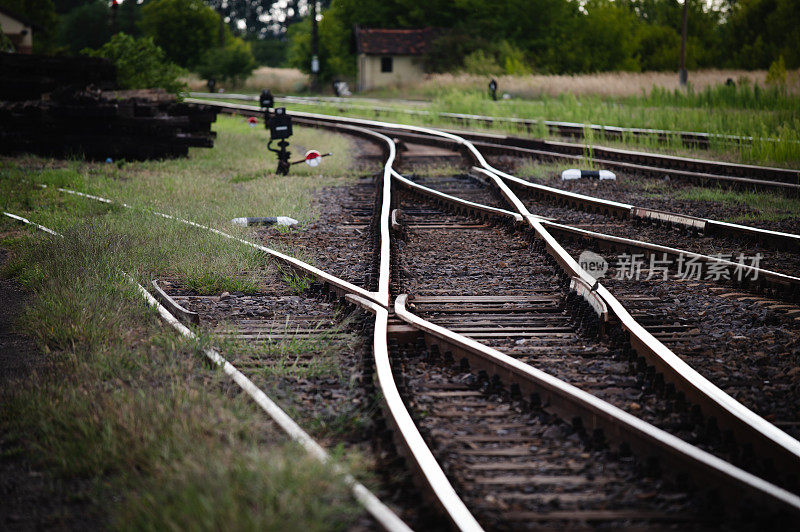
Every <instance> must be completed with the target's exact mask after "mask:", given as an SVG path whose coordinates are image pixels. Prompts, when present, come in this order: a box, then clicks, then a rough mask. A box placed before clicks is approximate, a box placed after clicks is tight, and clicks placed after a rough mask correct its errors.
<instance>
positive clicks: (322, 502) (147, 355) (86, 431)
mask: <svg viewBox="0 0 800 532" xmlns="http://www.w3.org/2000/svg"><path fill="white" fill-rule="evenodd" d="M215 129H216V130H217V131H218V134H219V137H218V139H217V142H216V147H215V148H214V149H213V150H205V149H193V150H192V151H191V155H190V157H189V158H188V159H184V160H172V161H158V162H141V163H139V162H137V163H120V164H103V163H87V162H80V161H66V162H65V161H54V160H51V159H46V158H39V157H20V158H3V159H0V190H1V191H2V194H0V198H2V200H0V202H2V207H3V209H4V210H9V211H12V212H16V213H18V214H22V215H24V216H26V217H28V218H30V219H31V220H33V221H36V222H39V223H42V224H44V225H46V226H49V227H51V228H53V229H56V230H58V231H60V232H62V233H63V234H64V235H65V238H63V239H60V238H54V237H49V236H47V235H45V234H44V233H41V232H38V231H35V230H32V229H27V228H25V227H21V226H19V225H18V224H16V223H14V222H11V221H9V220H8V219H6V218H5V217H4V219H3V221H2V222H0V232H1V233H2V239H3V240H2V245H3V247H4V248H6V249H8V250H10V252H11V259H10V261H9V263H8V264H7V265H6V266H5V268H4V269H3V272H2V273H3V274H4V275H6V276H11V277H14V278H16V279H17V280H18V281H20V282H21V283H22V284H23V285H24V286H25V287H26V288H27V289H28V290H29V291H30V293H31V297H30V302H29V304H28V305H27V307H26V308H25V309H24V311H23V313H22V314H21V316H20V317H19V320H18V326H19V327H20V329H21V330H23V331H24V332H26V333H27V334H28V335H30V336H31V337H32V338H33V339H34V340H35V342H36V344H37V347H38V349H40V350H41V352H42V353H43V355H42V362H41V363H40V364H38V365H37V366H36V368H35V371H34V372H33V373H32V374H30V375H28V376H26V377H24V378H22V379H21V380H19V381H18V382H13V383H9V385H8V386H7V387H4V389H3V390H2V391H0V394H1V397H0V404H2V408H0V434H2V450H3V454H4V455H5V457H6V458H7V459H8V458H9V457H13V456H17V455H20V456H24V457H26V459H28V460H30V461H32V463H33V464H34V467H36V468H38V469H40V470H42V471H45V472H46V473H47V475H48V476H51V477H52V478H54V479H55V481H54V482H55V484H54V488H53V491H54V493H53V495H54V498H55V500H58V499H59V498H61V499H62V500H69V501H71V503H73V502H75V501H81V504H84V505H86V507H87V508H88V510H86V509H84V510H81V512H82V515H78V516H76V515H72V516H70V515H68V510H63V509H59V510H55V511H56V513H57V514H58V515H46V516H40V517H39V518H38V520H39V522H51V523H52V522H63V523H70V522H72V523H75V522H78V523H85V522H87V521H90V522H94V523H97V524H102V525H103V526H109V527H111V528H118V529H142V528H147V529H167V528H169V529H183V528H191V529H197V530H219V529H248V530H251V529H268V530H278V529H283V528H284V526H285V524H286V523H289V522H291V523H292V525H293V526H294V527H296V528H300V529H310V530H321V529H325V530H327V529H331V528H334V529H337V528H338V529H345V528H348V526H350V525H352V523H353V522H354V520H355V519H356V518H357V516H358V515H359V514H360V513H361V509H360V507H358V506H357V505H356V504H355V503H354V501H353V500H352V498H351V497H350V494H349V492H348V490H347V489H346V488H345V487H344V486H343V485H342V483H341V479H340V478H338V477H337V476H336V475H334V474H332V473H331V472H330V471H329V470H328V468H326V467H323V466H320V465H319V464H317V463H315V462H314V461H313V460H311V459H309V458H307V457H306V456H305V455H304V453H303V452H302V451H300V450H298V449H297V448H296V447H295V446H294V445H293V444H291V443H288V442H287V441H286V439H285V438H284V436H283V435H282V432H280V430H279V429H277V428H276V427H274V426H272V425H271V424H270V423H269V422H268V421H267V416H266V415H265V414H264V413H263V412H261V411H260V410H259V409H258V408H256V407H255V406H254V405H253V404H252V402H251V401H250V400H249V398H248V397H247V396H245V395H244V394H241V393H239V392H238V391H237V390H238V389H237V388H236V387H235V386H233V385H232V384H231V383H230V382H229V379H228V378H227V377H226V376H224V375H223V374H221V373H220V372H217V371H214V370H211V369H209V368H208V367H207V366H206V365H205V364H204V363H203V362H202V355H201V353H200V352H199V349H198V346H199V344H197V343H194V342H189V341H186V340H183V339H181V338H180V337H178V336H177V335H176V334H175V333H174V332H173V331H172V330H171V329H168V328H166V327H165V326H164V325H163V324H162V323H161V322H160V321H159V320H158V319H157V317H156V316H155V315H154V313H153V312H152V311H151V310H150V309H148V308H147V307H146V306H145V305H144V303H143V302H142V299H141V296H140V295H139V294H137V293H136V292H135V291H134V290H133V289H132V287H131V286H130V285H129V284H128V283H126V282H125V281H124V280H123V279H122V278H121V277H120V276H119V274H118V273H117V272H118V271H119V270H120V269H121V270H124V271H126V272H129V273H131V274H132V275H133V276H134V277H135V278H136V279H137V280H138V281H139V282H140V283H142V284H145V283H149V281H150V279H153V278H155V277H159V276H165V275H170V276H176V277H178V278H180V279H182V280H183V281H184V282H186V283H187V284H189V285H190V286H192V287H194V288H195V289H197V290H198V291H200V292H201V293H209V294H214V293H217V294H218V293H219V292H220V291H222V290H228V291H235V290H243V291H253V290H257V289H258V286H259V282H260V279H261V278H262V275H264V274H265V273H269V272H270V271H274V268H275V267H276V266H275V265H273V264H269V263H268V262H267V261H265V259H264V258H263V257H261V256H259V255H258V254H256V253H254V252H253V251H250V250H248V249H247V248H245V247H243V246H241V245H238V244H235V243H232V242H230V241H228V240H225V239H222V238H220V237H218V236H215V235H211V234H210V233H207V232H204V231H200V230H198V229H195V228H191V227H188V226H185V225H183V224H178V223H175V222H171V221H166V220H163V219H160V218H158V217H154V216H152V215H149V214H145V213H142V212H139V211H135V210H128V209H123V208H120V207H114V206H110V207H109V206H106V205H104V204H100V203H96V202H92V201H87V200H85V199H80V198H75V197H72V196H67V195H64V194H60V193H58V192H57V191H55V190H54V189H53V186H55V185H59V186H65V187H70V188H74V189H79V190H83V191H89V192H94V193H97V194H100V195H104V196H107V197H110V198H113V199H118V200H123V201H126V202H128V203H131V204H133V205H139V206H142V207H145V206H146V207H150V208H157V209H160V210H162V212H168V213H172V214H179V215H185V216H186V217H189V218H191V219H194V220H197V221H199V222H203V223H207V224H209V225H212V226H216V227H220V228H223V229H224V230H226V231H229V232H232V233H235V234H238V235H242V236H246V235H247V230H245V229H238V230H237V229H236V228H233V227H231V226H230V224H229V223H228V221H229V220H230V219H231V218H233V217H236V216H247V215H286V216H292V217H294V218H297V219H299V220H301V221H308V220H311V219H313V217H314V213H313V211H312V209H311V207H310V204H309V196H310V193H311V191H312V190H314V189H316V188H318V187H321V186H326V185H334V184H337V183H338V184H343V183H345V182H347V180H348V178H347V177H346V176H347V175H348V150H349V145H348V142H347V141H346V140H344V139H342V138H341V137H340V136H334V135H330V134H326V133H324V132H319V131H315V130H307V129H298V130H296V134H295V136H294V137H293V139H292V140H293V147H294V149H295V152H296V153H297V151H300V150H302V148H301V146H302V145H305V146H307V147H309V148H310V147H314V148H317V149H321V150H323V151H332V152H334V153H335V154H336V155H335V156H333V157H329V158H326V160H325V164H323V166H321V167H319V168H317V169H311V168H309V167H307V166H305V165H300V166H295V167H293V169H292V175H290V176H288V177H277V176H275V175H272V172H273V171H274V167H275V159H274V156H273V155H272V154H268V153H267V152H266V150H265V149H264V148H265V140H266V134H265V132H264V130H263V127H260V128H256V129H249V128H248V127H247V126H246V125H245V124H244V123H243V121H242V119H236V118H228V117H220V119H219V121H218V122H217V124H216V125H215ZM38 184H47V185H50V188H48V189H46V190H42V189H41V188H39V187H38V186H37V185H38ZM288 251H289V252H291V251H292V250H288ZM286 290H287V293H291V290H292V287H291V286H288V285H287V287H286ZM208 341H209V339H208V338H207V337H206V338H204V339H203V340H201V342H200V344H203V343H206V342H208ZM284 347H285V350H289V351H290V350H291V349H292V346H291V345H289V346H284ZM301 347H302V346H301ZM68 492H69V493H68ZM71 503H70V504H71ZM30 511H31V512H32V513H34V514H36V513H40V512H46V511H49V510H37V509H35V508H34V509H31V510H30ZM64 511H66V512H67V514H66V515H64V514H63V513H59V512H64ZM87 511H88V514H85V513H83V512H87Z"/></svg>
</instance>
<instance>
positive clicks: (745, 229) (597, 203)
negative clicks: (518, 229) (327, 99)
mask: <svg viewBox="0 0 800 532" xmlns="http://www.w3.org/2000/svg"><path fill="white" fill-rule="evenodd" d="M231 107H237V106H235V105H231ZM255 109H258V110H259V111H260V108H255V107H250V109H249V110H255ZM290 114H293V115H294V114H298V116H300V117H301V118H306V119H312V120H314V119H320V120H322V121H324V122H327V123H330V124H336V123H337V120H335V118H337V117H331V116H330V115H313V114H311V113H299V112H292V113H290ZM340 118H341V121H344V122H352V121H356V122H357V123H359V124H362V125H363V124H365V125H368V126H372V127H379V128H381V129H386V130H389V131H386V132H385V133H386V136H390V135H391V134H392V132H391V131H390V130H393V129H394V130H397V128H398V126H399V127H400V130H402V131H405V132H406V134H409V135H415V134H417V133H419V132H422V133H424V134H425V135H429V136H432V137H438V138H440V139H441V138H445V139H447V140H449V141H450V142H453V143H454V144H455V145H456V146H458V147H460V148H461V149H464V150H465V151H466V152H467V154H468V156H469V157H470V158H471V159H472V160H473V161H474V162H476V163H478V164H479V165H480V166H481V167H483V168H487V169H489V170H491V171H493V172H495V173H496V174H498V175H500V176H501V177H502V178H503V179H506V180H508V181H509V182H510V183H511V184H513V185H514V186H518V187H524V188H525V189H527V191H530V192H532V193H533V194H534V195H537V196H539V197H549V198H550V199H552V200H556V201H557V202H560V203H566V204H568V205H572V206H573V207H579V206H580V207H583V208H584V209H585V210H588V211H590V212H597V213H601V214H604V215H606V216H615V217H619V218H623V219H630V218H642V219H664V218H666V219H668V220H670V221H671V223H679V224H683V225H688V226H692V227H700V226H702V229H703V230H704V231H705V232H706V233H707V234H714V235H725V236H735V237H737V238H741V239H753V238H756V239H758V240H759V241H760V242H763V243H766V244H769V245H772V246H773V247H777V248H782V249H793V250H800V235H796V234H792V233H785V232H781V231H772V230H769V229H760V228H757V227H752V226H746V225H741V224H735V223H730V222H720V221H717V220H712V219H707V218H696V217H691V216H686V215H682V214H678V213H668V212H664V211H657V210H654V209H647V208H643V207H636V206H634V205H630V204H627V203H621V202H617V201H613V200H608V199H603V198H596V197H593V196H587V195H585V194H580V193H575V192H571V191H567V190H561V189H557V188H553V187H548V186H546V185H540V184H536V183H531V182H529V181H525V180H523V179H520V178H518V177H516V176H512V175H510V174H507V173H505V172H501V171H499V170H497V169H495V168H492V167H491V166H489V165H488V163H487V162H486V160H485V159H484V158H483V157H482V156H480V153H479V152H478V150H477V149H475V147H474V146H468V145H467V144H466V143H465V142H464V141H465V140H466V139H463V138H461V137H460V136H459V135H457V134H455V133H453V132H440V131H438V130H435V129H430V128H422V127H417V126H405V125H403V124H390V123H386V122H377V121H373V120H362V119H351V118H347V117H340ZM395 132H396V131H395ZM411 138H413V139H415V140H424V139H420V137H411ZM754 168H759V167H754ZM797 188H798V190H800V186H798V187H797Z"/></svg>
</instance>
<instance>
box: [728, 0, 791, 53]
mask: <svg viewBox="0 0 800 532" xmlns="http://www.w3.org/2000/svg"><path fill="white" fill-rule="evenodd" d="M798 4H800V3H799V2H798V1H797V0H740V1H739V2H737V3H736V4H735V5H734V6H733V7H732V8H731V14H730V17H729V18H728V21H727V24H726V25H725V27H724V33H725V41H726V42H725V44H726V45H727V46H726V48H727V49H729V50H730V51H731V52H732V53H731V63H732V64H733V65H735V66H742V67H745V68H767V67H769V66H770V64H771V63H772V62H773V61H775V60H777V59H778V57H780V56H783V58H784V60H785V62H786V67H787V68H798V67H800V30H798V28H800V5H798Z"/></svg>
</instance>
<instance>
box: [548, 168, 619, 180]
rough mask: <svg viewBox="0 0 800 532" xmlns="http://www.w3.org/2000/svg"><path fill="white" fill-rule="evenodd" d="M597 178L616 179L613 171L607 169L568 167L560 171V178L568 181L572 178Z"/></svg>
mask: <svg viewBox="0 0 800 532" xmlns="http://www.w3.org/2000/svg"><path fill="white" fill-rule="evenodd" d="M581 178H585V179H599V180H600V181H603V180H606V179H616V178H617V176H616V175H614V172H610V171H608V170H578V169H577V168H570V169H569V170H564V171H563V172H561V180H562V181H569V180H572V179H581Z"/></svg>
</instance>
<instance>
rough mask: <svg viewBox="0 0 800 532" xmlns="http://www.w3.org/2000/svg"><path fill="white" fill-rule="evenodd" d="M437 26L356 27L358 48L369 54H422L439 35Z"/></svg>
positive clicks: (360, 52)
mask: <svg viewBox="0 0 800 532" xmlns="http://www.w3.org/2000/svg"><path fill="white" fill-rule="evenodd" d="M437 34H438V32H437V30H436V29H435V28H422V29H403V30H382V29H368V28H359V27H356V49H357V50H358V53H359V54H367V55H422V54H424V53H425V51H426V50H427V48H428V46H429V45H430V43H431V41H433V39H434V38H435V37H436V36H437Z"/></svg>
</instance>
